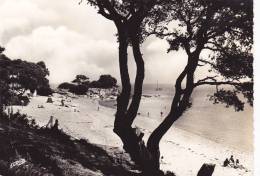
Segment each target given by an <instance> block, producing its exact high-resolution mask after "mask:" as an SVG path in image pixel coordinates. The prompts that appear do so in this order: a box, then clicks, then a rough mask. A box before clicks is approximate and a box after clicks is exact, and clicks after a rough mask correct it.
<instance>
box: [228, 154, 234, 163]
mask: <svg viewBox="0 0 260 176" xmlns="http://www.w3.org/2000/svg"><path fill="white" fill-rule="evenodd" d="M229 162H230V163H233V164H235V161H234V158H233V155H231V156H230V158H229Z"/></svg>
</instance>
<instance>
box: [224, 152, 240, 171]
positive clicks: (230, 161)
mask: <svg viewBox="0 0 260 176" xmlns="http://www.w3.org/2000/svg"><path fill="white" fill-rule="evenodd" d="M223 166H224V167H228V166H229V167H233V168H235V169H236V168H242V167H243V166H242V165H240V163H239V159H236V160H235V159H234V157H233V155H231V156H230V158H229V159H228V158H226V159H225V161H224V163H223Z"/></svg>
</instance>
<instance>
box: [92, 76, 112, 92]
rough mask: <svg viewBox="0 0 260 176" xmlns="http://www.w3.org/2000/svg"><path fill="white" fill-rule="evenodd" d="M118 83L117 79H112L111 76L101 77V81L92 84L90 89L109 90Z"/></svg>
mask: <svg viewBox="0 0 260 176" xmlns="http://www.w3.org/2000/svg"><path fill="white" fill-rule="evenodd" d="M116 83H117V80H116V78H114V77H112V76H111V75H101V76H100V77H99V80H97V81H92V82H91V83H90V87H94V88H103V89H109V88H112V87H115V86H116Z"/></svg>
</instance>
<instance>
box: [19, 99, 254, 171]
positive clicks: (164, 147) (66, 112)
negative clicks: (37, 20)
mask: <svg viewBox="0 0 260 176" xmlns="http://www.w3.org/2000/svg"><path fill="white" fill-rule="evenodd" d="M62 97H63V96H62V95H54V96H53V97H52V99H53V100H54V103H52V104H48V103H46V99H47V97H33V98H32V100H31V102H30V104H29V105H28V106H26V107H23V108H22V107H16V109H19V110H20V111H21V112H22V113H26V114H28V115H29V116H32V118H34V119H35V120H36V123H37V124H40V125H45V124H46V123H47V122H48V120H49V116H50V115H53V116H54V118H57V119H58V120H59V124H60V127H61V128H63V130H64V131H66V132H68V134H70V135H72V137H75V138H83V139H87V140H89V141H90V142H92V143H96V144H102V145H109V146H115V147H119V148H122V143H121V141H120V139H119V138H118V137H117V136H116V135H115V134H114V133H113V118H111V117H113V116H114V113H115V110H114V109H111V108H107V107H103V106H102V107H100V109H99V110H97V107H98V106H100V105H99V103H98V99H90V98H87V97H77V98H69V99H68V100H66V101H65V104H67V105H68V107H61V106H60V100H61V99H62ZM38 104H43V106H44V108H37V105H38ZM75 110H76V111H75ZM158 124H159V122H158V121H156V120H155V119H151V118H147V117H145V116H140V118H137V119H136V121H135V122H134V125H136V126H138V127H139V128H140V129H141V130H142V131H143V132H144V133H145V136H144V140H147V137H148V135H149V133H151V131H152V130H153V129H154V128H155V127H156V126H157V125H158ZM160 147H161V154H162V156H164V159H163V160H162V165H161V168H162V169H163V170H171V171H174V172H175V173H176V175H185V176H194V175H195V174H196V173H197V171H198V170H199V168H200V167H201V165H202V164H203V163H214V164H216V169H215V172H214V176H223V175H228V176H237V175H239V174H240V175H244V176H251V175H252V171H253V164H252V159H253V156H252V155H251V154H246V153H243V152H239V151H237V150H234V149H232V148H230V147H226V146H223V145H221V144H218V143H216V142H214V141H211V140H208V139H206V138H203V137H201V136H198V135H196V134H193V133H190V132H188V131H184V130H182V129H179V128H178V127H176V126H174V127H173V128H172V129H170V130H169V131H168V132H167V134H166V135H165V137H164V138H163V139H162V141H161V144H160ZM231 154H232V155H234V157H237V158H239V160H240V161H241V164H243V165H244V166H245V167H246V168H247V170H238V169H233V168H224V167H222V166H221V165H222V164H223V161H224V159H225V158H226V157H230V155H231ZM187 158H190V159H189V160H187ZM187 166H189V168H187Z"/></svg>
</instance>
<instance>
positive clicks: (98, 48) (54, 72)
mask: <svg viewBox="0 0 260 176" xmlns="http://www.w3.org/2000/svg"><path fill="white" fill-rule="evenodd" d="M116 51H117V46H116V43H114V44H113V43H112V42H108V41H105V40H93V39H91V38H88V37H87V36H84V35H81V34H79V33H77V32H75V31H71V30H69V29H68V28H66V27H65V26H61V27H58V28H53V27H51V26H44V27H39V28H37V29H34V30H33V32H32V33H31V34H29V35H25V36H17V37H13V38H12V39H11V40H10V41H9V42H8V44H7V45H6V54H7V55H8V56H9V57H11V58H22V59H27V60H29V61H34V62H37V61H40V60H44V61H45V62H46V64H47V66H48V67H49V69H50V72H51V75H50V81H51V82H57V81H59V82H62V81H69V80H72V79H73V78H74V76H75V75H76V74H80V73H82V74H87V75H89V76H90V77H92V78H97V77H98V75H100V74H105V73H106V69H108V68H109V67H113V68H114V67H116V66H115V65H114V63H115V62H114V61H115V60H116V58H115V57H114V56H116V55H117V53H116ZM110 70H113V69H110ZM111 74H115V73H111Z"/></svg>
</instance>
